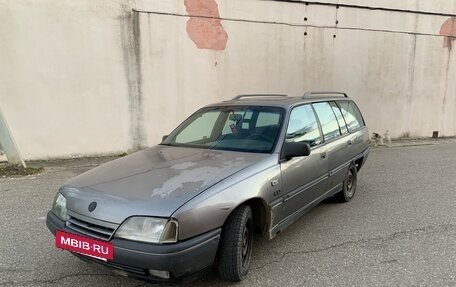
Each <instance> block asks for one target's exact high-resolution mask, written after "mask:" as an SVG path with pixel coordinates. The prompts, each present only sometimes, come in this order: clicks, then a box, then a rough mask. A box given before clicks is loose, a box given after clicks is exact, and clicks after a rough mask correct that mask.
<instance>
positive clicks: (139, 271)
mask: <svg viewBox="0 0 456 287" xmlns="http://www.w3.org/2000/svg"><path fill="white" fill-rule="evenodd" d="M46 225H47V227H48V228H49V230H50V231H51V232H52V234H54V235H55V232H56V230H62V231H65V232H69V233H73V234H77V235H82V234H80V233H78V232H76V231H74V230H72V229H70V228H68V227H66V225H65V222H64V221H63V220H61V219H60V218H58V217H57V216H55V215H54V214H53V213H52V212H51V211H50V212H48V214H47V218H46ZM220 233H221V229H216V230H213V231H210V232H207V233H204V234H202V235H199V236H197V237H194V238H192V239H188V240H186V241H182V242H179V243H174V244H147V243H141V242H134V241H129V240H123V239H112V240H110V243H112V244H113V245H114V260H112V261H108V262H104V261H102V260H98V259H95V258H91V257H88V256H84V255H81V254H75V255H76V256H78V257H80V258H81V259H84V260H86V261H92V262H97V263H100V264H103V265H106V266H108V267H111V268H115V269H117V270H122V271H124V272H126V274H127V275H128V276H130V277H136V278H142V279H147V280H153V281H163V279H160V278H158V277H153V276H151V275H149V271H148V270H149V269H153V270H160V271H169V272H170V276H171V278H170V279H175V278H179V277H184V276H187V275H191V274H193V273H196V272H198V271H201V270H203V269H205V268H207V267H209V266H211V265H213V264H214V261H215V256H216V253H217V247H218V243H219V239H220Z"/></svg>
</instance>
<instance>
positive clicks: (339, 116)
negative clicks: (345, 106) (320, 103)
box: [329, 102, 348, 135]
mask: <svg viewBox="0 0 456 287" xmlns="http://www.w3.org/2000/svg"><path fill="white" fill-rule="evenodd" d="M329 104H330V105H331V108H332V109H333V112H334V114H335V115H336V118H337V123H338V124H339V129H340V132H341V133H342V134H343V135H345V134H347V133H348V129H347V126H346V125H345V120H344V117H343V116H342V112H341V111H340V109H339V106H337V104H336V103H335V102H330V103H329Z"/></svg>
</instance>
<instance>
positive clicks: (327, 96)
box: [207, 92, 351, 109]
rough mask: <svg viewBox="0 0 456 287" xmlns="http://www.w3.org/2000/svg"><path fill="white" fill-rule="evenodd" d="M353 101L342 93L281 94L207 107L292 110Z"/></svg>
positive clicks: (240, 99) (234, 100)
mask: <svg viewBox="0 0 456 287" xmlns="http://www.w3.org/2000/svg"><path fill="white" fill-rule="evenodd" d="M340 100H350V101H351V99H350V98H349V97H348V96H347V95H346V94H345V93H342V92H307V93H306V94H305V95H304V96H301V97H290V96H287V95H281V94H249V95H239V96H236V97H234V98H232V99H230V100H227V101H223V102H219V103H214V104H211V105H208V106H207V107H214V106H215V107H217V106H268V107H282V108H285V109H287V108H290V107H293V106H296V105H299V104H305V103H314V102H324V101H340Z"/></svg>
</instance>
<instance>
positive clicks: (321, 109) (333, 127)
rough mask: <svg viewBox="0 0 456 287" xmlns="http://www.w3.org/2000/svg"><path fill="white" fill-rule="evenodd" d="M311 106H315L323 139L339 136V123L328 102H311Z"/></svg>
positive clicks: (327, 139)
mask: <svg viewBox="0 0 456 287" xmlns="http://www.w3.org/2000/svg"><path fill="white" fill-rule="evenodd" d="M313 107H314V108H315V111H316V112H317V116H318V119H319V120H320V124H321V129H322V130H323V137H324V138H325V141H329V140H332V139H334V138H337V137H338V136H340V135H341V134H340V130H339V124H338V122H337V119H336V116H335V115H334V111H333V109H332V108H331V106H330V105H329V103H326V102H323V103H316V104H313Z"/></svg>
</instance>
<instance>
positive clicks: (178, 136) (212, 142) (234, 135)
mask: <svg viewBox="0 0 456 287" xmlns="http://www.w3.org/2000/svg"><path fill="white" fill-rule="evenodd" d="M283 113H284V110H283V109H282V108H277V107H255V106H240V107H210V108H205V109H202V110H200V111H198V112H196V113H195V114H193V115H192V116H190V118H188V119H187V120H186V121H185V122H184V123H183V124H182V125H180V126H179V127H178V128H177V129H176V130H174V131H173V132H172V133H171V134H170V135H169V136H168V137H167V138H166V139H165V140H164V141H163V143H162V144H163V145H173V146H188V147H195V148H207V149H220V150H235V151H246V152H261V153H267V152H271V151H272V149H273V148H274V146H275V143H276V141H277V137H278V134H279V130H280V127H281V124H282V117H283Z"/></svg>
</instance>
